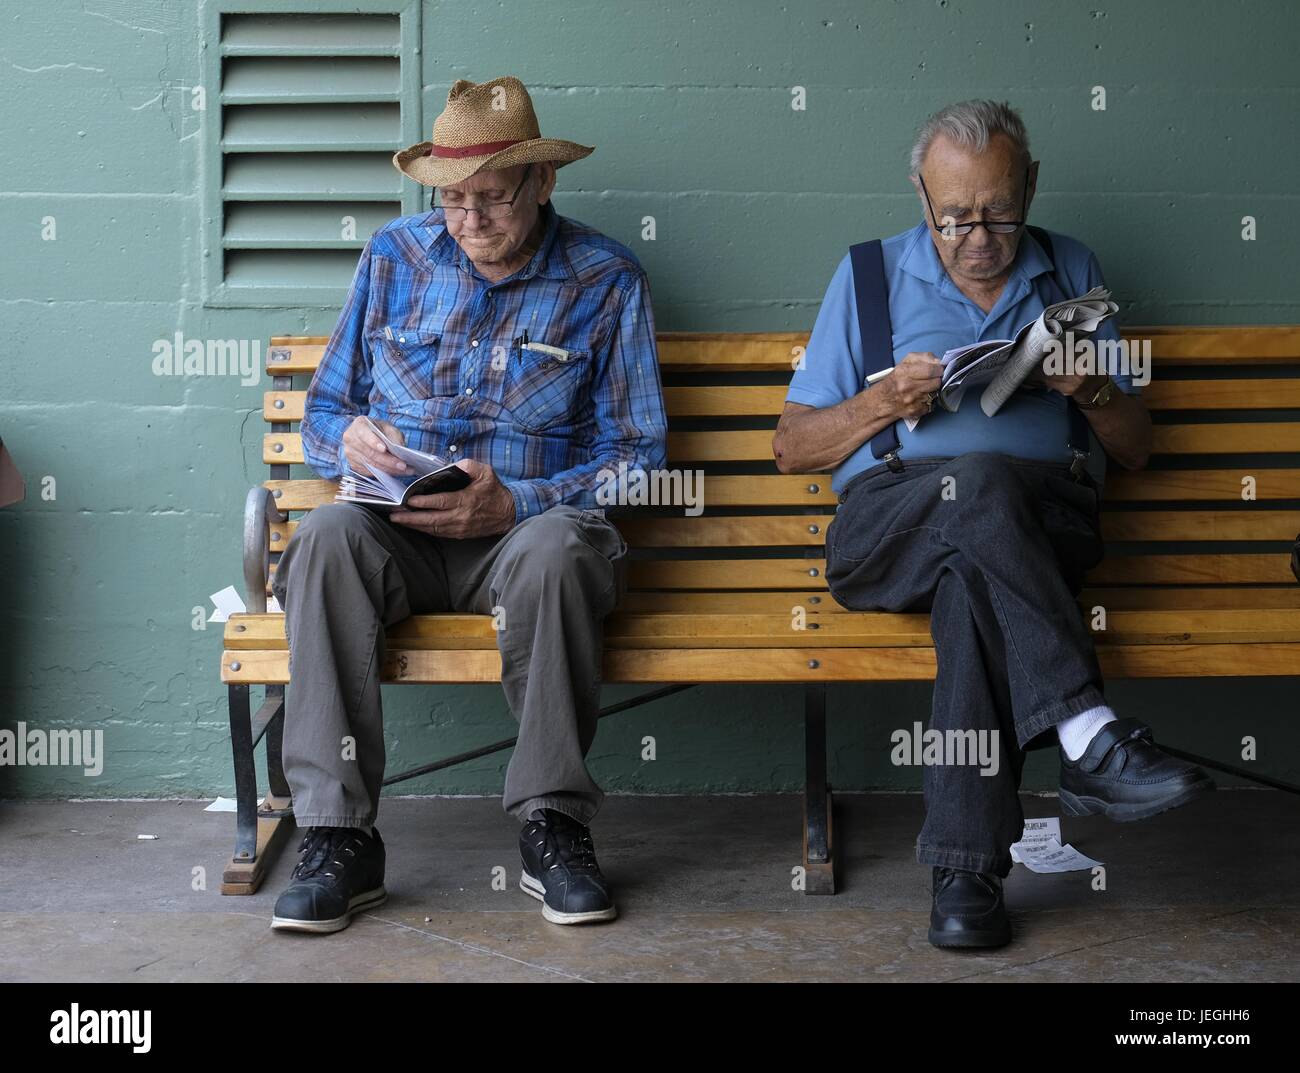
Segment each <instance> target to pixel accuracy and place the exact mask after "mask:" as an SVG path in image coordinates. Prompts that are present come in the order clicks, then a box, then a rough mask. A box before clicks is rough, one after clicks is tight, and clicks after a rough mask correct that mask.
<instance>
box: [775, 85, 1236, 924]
mask: <svg viewBox="0 0 1300 1073" xmlns="http://www.w3.org/2000/svg"><path fill="white" fill-rule="evenodd" d="M911 171H912V182H913V185H914V186H915V187H916V191H917V197H918V200H919V204H920V209H921V212H922V214H923V219H922V222H921V223H919V224H917V226H916V227H913V228H911V229H910V230H908V231H904V232H903V233H902V234H900V235H894V236H893V237H892V238H888V239H885V240H884V241H883V242H882V243H881V244H880V246H879V250H880V254H879V256H878V257H877V258H876V262H875V268H874V270H873V269H872V266H871V263H870V261H869V260H868V259H863V258H860V257H859V258H856V259H855V258H851V257H849V256H846V257H845V258H844V260H843V261H842V262H841V263H840V265H839V268H838V269H837V270H836V272H835V275H834V277H833V278H832V280H831V283H830V287H829V288H828V289H827V292H826V298H825V300H824V302H823V303H822V307H821V311H820V313H819V314H818V317H817V322H816V325H815V326H814V328H813V333H812V337H811V339H810V340H809V343H808V348H807V352H806V355H805V360H804V362H803V363H802V364H801V367H800V368H799V369H798V370H797V371H796V372H795V375H794V377H793V379H792V381H791V384H790V390H789V393H788V395H787V397H786V406H785V411H784V413H783V414H782V416H781V421H780V424H779V425H778V427H777V431H776V436H775V439H774V441H773V452H774V454H775V456H776V459H777V465H778V467H779V468H780V469H781V470H782V472H787V473H810V472H820V471H824V470H826V469H828V468H833V470H834V476H833V480H832V486H833V488H834V489H835V491H836V492H838V493H839V502H840V506H839V508H838V510H837V513H836V517H835V521H834V523H833V524H832V525H831V526H830V529H829V531H828V532H827V537H826V555H827V569H826V577H827V583H828V585H829V587H830V591H831V594H832V595H833V596H834V597H835V599H836V601H837V602H839V603H840V604H842V605H843V606H845V607H848V608H850V609H853V610H862V611H868V610H884V611H904V610H911V611H918V610H929V611H930V612H931V633H932V636H933V638H934V644H935V651H936V654H937V657H938V671H937V674H936V677H935V688H934V705H933V711H932V717H931V729H932V730H938V731H939V732H940V733H941V734H942V735H943V736H944V738H945V739H948V738H949V737H950V735H949V732H950V731H951V732H955V735H967V734H968V733H969V732H970V731H974V732H976V734H977V735H983V736H984V739H985V740H986V741H988V742H991V743H992V747H993V755H994V756H995V757H996V758H997V762H996V763H995V764H986V765H983V766H975V765H974V764H971V763H956V762H953V760H954V758H952V757H943V758H942V761H943V762H940V763H935V764H927V766H926V768H925V774H924V789H925V805H926V818H925V823H924V826H923V828H922V830H921V833H920V835H919V837H918V839H917V860H918V861H919V862H920V863H922V864H929V865H931V866H932V867H933V879H934V885H933V895H934V901H933V907H932V911H931V917H930V933H929V934H930V941H931V942H932V943H934V944H935V945H936V946H942V947H978V946H1000V945H1004V944H1005V943H1007V942H1009V941H1010V939H1011V929H1010V924H1009V922H1008V919H1007V913H1006V907H1005V903H1004V901H1003V896H1002V883H1001V880H1002V878H1003V877H1005V876H1006V875H1007V873H1008V872H1010V870H1011V856H1010V846H1011V844H1012V843H1014V842H1016V841H1018V840H1019V839H1020V836H1021V832H1022V829H1023V824H1024V816H1023V813H1022V812H1021V808H1020V799H1019V784H1020V772H1021V768H1022V766H1023V762H1024V753H1025V751H1026V750H1027V749H1031V748H1041V747H1046V746H1050V745H1057V744H1058V743H1059V747H1060V751H1061V808H1062V811H1063V812H1064V813H1065V814H1066V815H1075V816H1080V815H1089V814H1104V815H1106V816H1108V817H1110V818H1111V819H1115V820H1137V819H1143V818H1145V817H1147V816H1152V815H1155V814H1156V813H1158V812H1163V811H1165V810H1166V809H1169V808H1173V807H1176V806H1178V805H1182V804H1184V803H1186V802H1187V801H1189V800H1191V799H1192V798H1194V797H1197V796H1199V795H1200V794H1202V793H1204V792H1205V791H1207V790H1210V789H1213V786H1214V784H1213V782H1212V781H1211V780H1210V779H1209V777H1208V776H1207V775H1206V774H1205V772H1203V771H1202V770H1201V769H1199V768H1196V767H1194V766H1192V765H1189V764H1186V763H1183V762H1182V761H1179V760H1176V759H1174V758H1173V757H1171V756H1169V755H1167V754H1165V753H1163V752H1161V751H1160V750H1159V749H1158V748H1157V747H1156V746H1155V744H1154V743H1153V742H1152V740H1151V732H1150V729H1149V728H1148V727H1146V726H1145V725H1143V724H1142V723H1141V722H1140V721H1139V720H1136V719H1131V718H1128V719H1119V718H1117V717H1116V715H1115V713H1114V712H1113V711H1112V710H1111V709H1110V708H1109V707H1108V706H1107V704H1106V700H1105V697H1104V696H1103V693H1102V689H1103V683H1102V677H1101V671H1100V669H1099V667H1098V665H1097V658H1096V654H1095V651H1094V648H1093V644H1092V639H1091V637H1090V635H1089V632H1088V630H1087V628H1086V626H1085V623H1084V620H1083V617H1082V615H1081V613H1080V609H1079V607H1078V606H1077V604H1076V603H1075V598H1076V597H1077V595H1078V592H1079V589H1080V587H1081V585H1082V580H1083V575H1084V572H1085V571H1086V570H1088V569H1089V568H1091V567H1092V566H1095V565H1096V564H1097V562H1098V561H1099V560H1100V559H1101V558H1102V555H1103V554H1104V548H1103V545H1102V540H1101V536H1100V534H1099V532H1098V499H1099V495H1100V488H1101V485H1102V482H1103V481H1104V479H1105V466H1106V456H1107V455H1109V456H1110V457H1111V458H1112V459H1114V460H1115V461H1116V462H1117V463H1118V464H1120V465H1122V466H1124V467H1125V468H1127V469H1139V468H1141V467H1142V466H1144V465H1145V464H1146V461H1147V456H1148V454H1149V452H1150V444H1151V420H1150V417H1149V415H1148V414H1147V411H1146V408H1145V407H1144V406H1143V404H1142V402H1141V401H1140V398H1139V394H1138V388H1137V387H1136V386H1135V385H1134V384H1133V382H1132V378H1131V377H1130V376H1129V375H1127V370H1121V371H1115V372H1116V375H1114V376H1113V377H1112V376H1110V375H1108V374H1107V370H1104V369H1099V368H1095V367H1094V368H1085V369H1083V370H1079V369H1077V368H1076V369H1075V370H1074V374H1073V375H1048V374H1047V372H1045V371H1042V370H1040V371H1038V372H1036V373H1035V375H1034V377H1033V378H1032V383H1031V384H1029V385H1028V386H1027V387H1026V388H1025V389H1024V390H1021V391H1017V392H1016V393H1015V394H1014V395H1013V396H1012V398H1011V399H1010V400H1009V401H1008V402H1007V403H1006V404H1005V405H1004V406H1003V407H1002V408H1001V410H999V411H998V413H997V414H996V415H995V416H993V417H988V416H986V415H985V414H984V412H983V410H982V409H981V408H980V406H979V402H978V398H977V397H976V393H975V392H972V393H971V394H970V397H968V398H967V399H966V400H965V402H964V403H963V404H962V405H960V406H959V407H958V409H957V411H956V412H948V411H946V410H943V409H939V410H935V409H934V408H933V396H934V394H935V393H936V392H937V391H938V389H939V386H940V374H941V372H942V364H941V362H940V360H939V358H938V357H937V356H936V355H939V354H943V353H944V352H945V351H947V350H950V349H953V348H956V347H959V346H963V345H965V344H968V343H973V342H977V341H980V340H987V339H1004V338H1010V337H1012V336H1014V335H1015V333H1016V331H1017V329H1019V328H1020V327H1021V326H1022V325H1024V324H1026V323H1028V322H1029V321H1031V320H1033V319H1034V318H1036V317H1037V316H1038V315H1039V314H1040V313H1042V311H1043V309H1044V308H1045V307H1046V306H1047V305H1049V304H1051V303H1053V302H1057V301H1061V300H1063V299H1066V298H1070V297H1074V296H1077V295H1081V294H1083V293H1084V292H1086V291H1087V290H1088V289H1089V288H1091V287H1094V286H1097V285H1099V284H1101V283H1102V275H1101V268H1100V266H1099V265H1098V263H1097V258H1096V257H1095V256H1094V255H1093V254H1092V252H1091V251H1090V250H1089V249H1088V248H1087V247H1086V246H1084V245H1083V244H1082V243H1081V242H1078V241H1076V240H1075V239H1072V238H1069V237H1067V236H1065V235H1062V234H1057V233H1053V232H1043V231H1037V229H1032V231H1031V229H1027V228H1026V226H1025V220H1026V217H1027V216H1028V212H1029V208H1030V206H1031V204H1032V202H1033V198H1034V190H1035V182H1036V179H1037V174H1038V163H1037V162H1036V161H1034V160H1032V158H1031V156H1030V153H1029V140H1028V136H1027V134H1026V131H1025V127H1024V123H1023V122H1022V121H1021V119H1020V117H1019V115H1018V114H1017V113H1016V112H1015V111H1014V110H1013V109H1011V108H1010V107H1009V106H1008V105H1006V104H1000V103H996V102H993V101H965V102H962V103H960V104H955V105H951V106H949V107H947V108H944V109H943V110H942V111H940V112H938V113H936V114H935V115H934V116H932V117H931V118H930V119H929V120H928V121H927V122H926V123H925V125H924V126H923V127H922V129H921V131H920V133H919V135H918V137H917V140H916V144H915V146H914V147H913V150H912V160H911ZM1033 231H1036V235H1035V233H1032V232H1033ZM855 271H856V272H857V273H858V278H857V279H856V284H857V286H856V288H855ZM881 284H883V286H881ZM873 285H874V287H875V293H877V294H878V295H879V299H878V302H877V304H876V306H875V311H874V313H873V311H872V302H871V300H870V298H869V297H864V295H865V296H869V295H870V294H871V293H873V292H872V288H873ZM886 313H887V318H888V321H887V324H886V321H885V315H886ZM860 318H861V320H860ZM1116 332H1117V329H1116V328H1115V327H1114V325H1113V321H1111V322H1107V323H1106V324H1103V326H1102V328H1101V329H1100V330H1099V331H1098V333H1097V335H1096V338H1097V339H1099V340H1100V339H1106V338H1109V339H1115V338H1117V335H1116ZM877 344H879V346H878V347H877ZM873 348H874V349H873ZM873 358H877V359H878V360H875V361H873ZM891 364H892V371H891V372H889V373H888V374H887V375H884V376H880V377H876V376H873V377H872V378H871V382H870V383H869V384H868V382H867V377H868V375H870V374H871V372H872V371H873V370H874V369H878V368H881V367H884V368H889V366H890V365H891ZM1076 407H1077V409H1074V408H1076ZM1080 415H1081V416H1080ZM906 418H911V419H917V418H920V419H921V420H919V422H918V423H917V424H916V427H915V428H914V429H911V430H909V429H908V427H907V424H906V423H905V421H904V419H906ZM891 429H892V430H893V433H892V435H891V433H890V430H891ZM882 434H883V436H882ZM873 440H874V441H875V443H874V450H873ZM955 735H954V736H955ZM980 752H981V753H983V750H980Z"/></svg>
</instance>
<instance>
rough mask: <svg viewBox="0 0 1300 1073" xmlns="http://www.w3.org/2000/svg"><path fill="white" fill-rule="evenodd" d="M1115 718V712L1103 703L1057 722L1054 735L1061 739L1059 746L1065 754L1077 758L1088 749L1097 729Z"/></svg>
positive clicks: (1073, 758) (1072, 758)
mask: <svg viewBox="0 0 1300 1073" xmlns="http://www.w3.org/2000/svg"><path fill="white" fill-rule="evenodd" d="M1115 718H1116V716H1115V713H1114V712H1112V711H1111V710H1110V708H1109V707H1108V706H1107V705H1105V704H1103V705H1101V706H1100V707H1098V708H1089V709H1088V710H1087V711H1086V712H1080V713H1079V714H1078V715H1072V716H1070V718H1069V719H1064V720H1062V721H1061V722H1059V723H1057V724H1056V735H1057V737H1058V738H1060V739H1061V748H1062V749H1064V750H1065V755H1066V756H1068V757H1069V758H1070V759H1071V760H1078V759H1079V757H1081V756H1082V755H1083V754H1084V753H1085V752H1087V751H1088V745H1089V744H1090V743H1091V742H1092V739H1093V738H1094V737H1095V736H1096V734H1097V731H1099V730H1100V729H1101V728H1102V727H1104V726H1105V725H1106V724H1107V723H1113V722H1115Z"/></svg>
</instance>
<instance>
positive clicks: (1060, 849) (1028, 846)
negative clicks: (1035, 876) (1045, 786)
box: [1011, 816, 1101, 872]
mask: <svg viewBox="0 0 1300 1073" xmlns="http://www.w3.org/2000/svg"><path fill="white" fill-rule="evenodd" d="M1011 859H1012V860H1013V861H1015V862H1016V863H1017V864H1023V865H1024V866H1025V867H1026V868H1028V869H1029V870H1030V871H1031V872H1078V871H1082V870H1084V869H1087V868H1096V867H1097V866H1098V865H1100V864H1101V862H1100V861H1094V860H1093V859H1092V858H1091V857H1086V856H1084V855H1083V854H1082V853H1080V852H1079V851H1078V850H1077V849H1075V848H1074V847H1073V846H1070V845H1062V844H1061V821H1060V820H1059V819H1058V818H1057V817H1056V816H1042V817H1039V818H1037V819H1032V820H1025V829H1024V831H1023V832H1022V833H1021V835H1020V841H1019V842H1017V843H1016V844H1015V845H1013V846H1012V847H1011Z"/></svg>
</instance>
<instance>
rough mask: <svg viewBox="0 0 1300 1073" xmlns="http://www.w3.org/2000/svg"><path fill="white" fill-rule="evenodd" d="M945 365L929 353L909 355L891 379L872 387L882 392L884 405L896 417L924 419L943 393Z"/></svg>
mask: <svg viewBox="0 0 1300 1073" xmlns="http://www.w3.org/2000/svg"><path fill="white" fill-rule="evenodd" d="M942 377H943V362H941V361H940V360H939V359H938V358H936V357H935V356H934V355H933V354H931V353H929V352H928V351H927V352H924V353H913V354H908V355H907V356H906V357H905V358H904V359H903V360H902V361H900V362H899V363H898V364H897V365H896V366H894V371H893V372H892V373H890V374H889V375H888V376H886V377H884V378H883V379H881V380H878V381H877V382H876V383H874V384H872V385H871V388H870V390H872V391H879V392H880V401H881V405H882V406H884V407H885V410H886V412H887V413H889V414H891V415H892V416H893V417H895V418H899V417H910V418H912V419H913V420H915V419H916V418H918V417H924V416H925V415H926V414H928V413H929V412H930V410H931V409H932V408H933V400H932V399H931V398H930V395H932V394H933V393H934V392H936V391H938V390H939V386H940V384H941V383H942Z"/></svg>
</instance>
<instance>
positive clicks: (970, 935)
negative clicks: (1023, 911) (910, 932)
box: [930, 928, 1011, 950]
mask: <svg viewBox="0 0 1300 1073" xmlns="http://www.w3.org/2000/svg"><path fill="white" fill-rule="evenodd" d="M1010 942H1011V929H1010V928H1008V929H1007V930H1006V931H1005V932H995V931H971V932H963V933H961V934H957V935H953V934H950V933H948V932H943V931H935V930H934V929H933V928H931V929H930V945H931V946H937V947H939V949H941V950H954V949H955V950H973V949H976V948H982V949H988V948H991V947H995V946H1006V945H1007V944H1008V943H1010Z"/></svg>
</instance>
